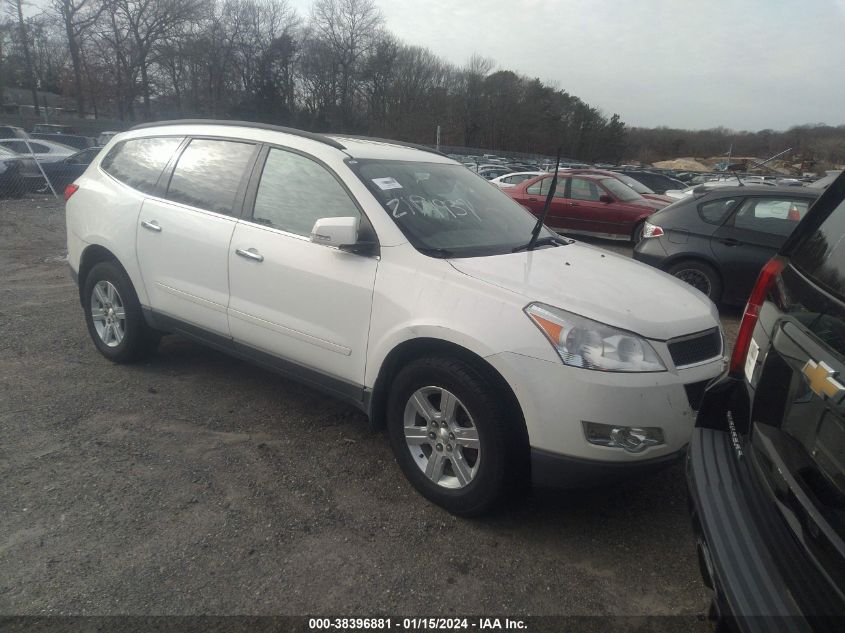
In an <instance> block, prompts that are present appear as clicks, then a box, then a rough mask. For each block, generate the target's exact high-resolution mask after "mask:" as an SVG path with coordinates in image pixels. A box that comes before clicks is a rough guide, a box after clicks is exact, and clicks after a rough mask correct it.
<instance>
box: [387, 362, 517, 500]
mask: <svg viewBox="0 0 845 633" xmlns="http://www.w3.org/2000/svg"><path fill="white" fill-rule="evenodd" d="M510 409H511V407H509V406H508V405H507V403H506V402H504V401H503V399H502V398H501V397H500V395H499V394H498V393H497V391H496V389H494V388H493V386H492V385H491V384H490V382H489V381H488V380H487V378H486V377H485V376H484V375H483V374H482V373H481V372H480V371H478V370H477V369H476V368H475V367H473V366H472V365H471V364H469V363H466V362H464V361H462V360H459V359H457V358H450V357H441V356H432V357H425V358H420V359H418V360H415V361H412V362H411V363H410V364H409V365H407V366H406V367H404V368H403V369H402V370H401V371H400V372H399V374H398V375H397V376H396V378H395V379H394V381H393V384H392V385H391V391H390V394H389V396H388V403H387V430H388V433H389V436H390V443H391V446H392V448H393V453H394V455H395V457H396V461H397V462H398V463H399V467H400V468H401V469H402V472H403V473H404V474H405V476H406V477H407V478H408V480H409V481H410V482H411V484H412V485H413V486H414V487H415V488H416V489H417V491H419V492H420V494H422V495H423V496H424V497H426V498H427V499H429V500H431V501H433V502H434V503H436V504H437V505H439V506H441V507H443V508H445V509H446V510H448V511H449V512H451V513H452V514H456V515H459V516H476V515H479V514H482V513H484V512H487V511H489V510H491V509H493V508H494V507H496V506H497V505H498V504H500V503H501V502H502V501H504V500H505V498H506V497H507V496H508V494H509V493H510V492H512V491H514V490H517V489H519V488H521V487H522V485H523V484H525V483H526V481H527V472H526V469H523V468H521V467H520V466H521V464H523V463H527V460H524V461H522V458H523V457H524V456H525V455H527V447H526V446H524V440H523V439H522V437H521V436H520V434H519V433H518V429H520V428H521V427H520V425H523V424H524V423H523V421H522V419H521V418H520V417H519V416H518V415H513V414H511V413H510Z"/></svg>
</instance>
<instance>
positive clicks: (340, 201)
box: [252, 148, 469, 235]
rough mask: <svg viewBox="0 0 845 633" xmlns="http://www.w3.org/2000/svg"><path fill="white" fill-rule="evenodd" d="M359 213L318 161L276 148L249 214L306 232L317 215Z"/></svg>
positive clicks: (320, 216) (270, 222)
mask: <svg viewBox="0 0 845 633" xmlns="http://www.w3.org/2000/svg"><path fill="white" fill-rule="evenodd" d="M461 169H463V168H461ZM467 175H469V174H467ZM360 215H361V214H360V212H359V211H358V207H356V206H355V204H354V203H353V202H352V200H351V199H350V197H349V194H347V193H346V190H345V189H344V188H343V187H341V185H340V183H338V181H337V180H336V179H335V177H334V176H333V175H332V174H331V173H329V171H328V170H327V169H326V168H325V167H323V166H322V165H320V164H318V163H316V162H314V161H313V160H311V159H309V158H305V157H304V156H300V155H299V154H295V153H293V152H287V151H284V150H280V149H275V148H274V149H271V150H270V152H269V153H268V154H267V162H266V163H264V170H263V171H262V173H261V182H260V183H259V185H258V193H257V195H256V197H255V210H254V211H253V214H252V216H253V219H255V220H256V221H258V222H262V223H264V224H269V225H270V226H273V227H275V228H277V229H281V230H283V231H287V232H289V233H296V234H297V235H310V234H311V229H312V228H314V222H316V221H317V220H319V219H320V218H343V217H347V218H348V217H356V218H357V217H360Z"/></svg>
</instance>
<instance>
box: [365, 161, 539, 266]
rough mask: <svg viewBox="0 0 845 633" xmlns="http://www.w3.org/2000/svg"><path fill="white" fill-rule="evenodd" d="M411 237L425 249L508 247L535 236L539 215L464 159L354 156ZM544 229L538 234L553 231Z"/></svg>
mask: <svg viewBox="0 0 845 633" xmlns="http://www.w3.org/2000/svg"><path fill="white" fill-rule="evenodd" d="M350 167H352V168H353V169H354V170H355V171H356V173H357V174H358V177H359V178H361V180H363V181H364V184H365V185H367V187H368V188H369V189H370V190H371V191H372V192H373V193H374V194H375V196H376V197H377V198H378V200H379V202H381V204H382V205H383V206H384V208H385V210H386V211H387V212H388V213H389V214H390V217H392V218H393V221H394V222H396V224H397V225H398V226H399V228H400V229H401V230H402V233H404V235H405V237H407V238H408V241H410V242H411V244H413V245H414V246H415V247H416V248H417V249H418V250H420V251H422V252H423V253H426V254H432V255H436V256H440V257H478V256H482V255H499V254H502V253H510V252H511V251H513V250H514V249H515V248H517V247H519V246H523V245H525V244H526V243H527V242H528V240H530V239H531V231H532V229H533V228H534V226H535V225H536V223H537V219H536V218H535V217H534V216H533V215H531V214H530V213H529V212H528V211H526V210H525V209H524V208H523V207H522V206H520V205H519V204H517V203H516V202H514V201H513V200H511V199H510V198H509V197H508V196H507V195H505V194H504V193H502V192H501V191H500V190H499V189H498V187H496V186H495V185H493V184H491V183H489V182H486V181H485V180H483V179H482V178H480V177H479V176H477V175H475V174H473V173H472V172H470V171H468V170H467V169H466V168H465V167H463V166H461V165H454V164H444V163H420V162H405V161H386V160H360V161H353V162H350ZM551 235H553V233H551V232H550V231H548V230H544V231H543V232H542V233H541V234H540V237H544V236H551Z"/></svg>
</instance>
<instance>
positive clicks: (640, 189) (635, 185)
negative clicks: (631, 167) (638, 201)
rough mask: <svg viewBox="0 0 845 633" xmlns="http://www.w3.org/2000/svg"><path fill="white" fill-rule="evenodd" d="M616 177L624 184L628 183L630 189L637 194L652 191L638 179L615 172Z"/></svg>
mask: <svg viewBox="0 0 845 633" xmlns="http://www.w3.org/2000/svg"><path fill="white" fill-rule="evenodd" d="M616 179H617V180H619V181H621V182H623V183H624V184H626V185H628V186H629V187H630V188H631V189H633V190H634V191H636V192H637V193H638V194H640V195H642V194H644V193H654V191H653V190H652V189H649V188H648V187H646V186H645V185H644V184H643V183H641V182H640V181H639V180H635V179H634V178H631V177H630V176H626V175H625V174H616Z"/></svg>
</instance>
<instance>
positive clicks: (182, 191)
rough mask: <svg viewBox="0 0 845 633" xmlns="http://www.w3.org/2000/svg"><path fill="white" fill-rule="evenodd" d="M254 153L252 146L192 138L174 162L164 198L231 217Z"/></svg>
mask: <svg viewBox="0 0 845 633" xmlns="http://www.w3.org/2000/svg"><path fill="white" fill-rule="evenodd" d="M254 150H255V145H253V144H252V143H241V142H238V141H218V140H211V139H193V140H192V141H191V143H190V145H188V147H186V148H185V151H184V152H182V155H181V156H180V157H179V160H178V162H177V163H176V168H175V169H174V170H173V176H171V178H170V185H169V186H168V187H167V196H166V197H167V199H168V200H173V201H174V202H181V203H183V204H189V205H191V206H192V207H198V208H200V209H206V210H208V211H215V212H217V213H226V214H229V215H231V214H232V206H233V205H234V203H235V196H237V194H238V185H240V182H241V179H242V178H243V175H244V172H245V171H246V169H247V167H248V165H249V162H250V158H251V157H252V153H253V151H254Z"/></svg>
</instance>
